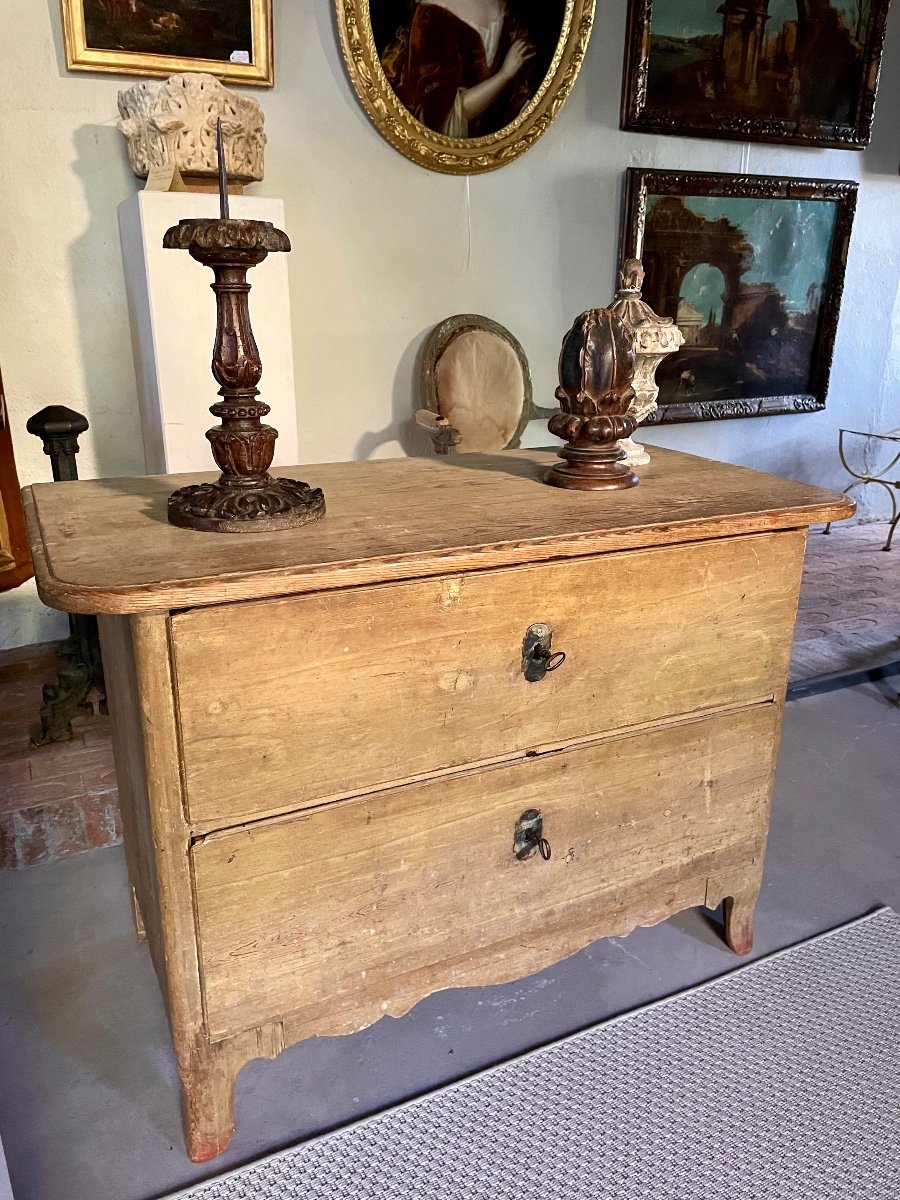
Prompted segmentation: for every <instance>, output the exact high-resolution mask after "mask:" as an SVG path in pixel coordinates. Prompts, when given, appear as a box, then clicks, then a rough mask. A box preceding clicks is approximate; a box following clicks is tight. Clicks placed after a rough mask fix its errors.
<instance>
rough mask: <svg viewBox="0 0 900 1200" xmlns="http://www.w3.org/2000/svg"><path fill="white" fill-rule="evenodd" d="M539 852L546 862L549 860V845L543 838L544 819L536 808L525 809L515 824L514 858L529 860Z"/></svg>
mask: <svg viewBox="0 0 900 1200" xmlns="http://www.w3.org/2000/svg"><path fill="white" fill-rule="evenodd" d="M535 850H539V851H540V854H541V858H542V859H544V861H545V862H546V861H547V860H548V859H549V858H550V843H549V842H548V841H547V839H546V838H545V837H544V818H543V817H542V816H541V814H540V812H539V811H538V810H537V809H536V808H529V809H526V811H525V812H523V813H522V815H521V817H519V819H518V821H517V822H516V832H515V839H514V841H513V852H514V853H515V856H516V858H518V859H525V858H531V856H532V854H534V852H535Z"/></svg>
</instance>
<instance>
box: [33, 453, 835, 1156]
mask: <svg viewBox="0 0 900 1200" xmlns="http://www.w3.org/2000/svg"><path fill="white" fill-rule="evenodd" d="M552 460H553V455H552V454H550V453H547V452H522V453H518V452H506V453H504V454H503V455H499V456H489V455H480V456H459V457H454V458H449V459H447V460H444V461H440V460H399V461H389V462H374V463H345V464H337V465H333V466H323V467H304V468H300V469H298V470H297V471H296V472H290V473H291V474H294V475H296V476H297V477H300V478H304V479H308V480H309V482H310V483H312V484H314V485H317V486H322V487H324V488H325V491H326V494H327V504H328V513H327V516H326V517H325V519H324V520H323V521H321V522H320V523H317V524H315V525H311V526H308V527H306V528H302V529H298V530H291V531H286V532H283V533H277V534H262V535H259V536H251V537H248V536H246V535H225V534H212V533H198V532H195V531H192V530H186V529H179V528H175V527H173V526H170V525H168V524H167V523H166V519H165V506H166V500H167V497H168V495H169V493H170V492H171V491H172V490H173V488H174V487H176V486H179V485H183V484H184V483H185V482H186V477H174V478H169V479H159V478H157V479H137V480H100V481H94V482H80V483H72V484H53V485H52V486H47V487H44V486H42V485H38V486H35V487H34V488H32V489H29V490H28V492H27V512H28V520H29V528H30V537H31V544H32V548H33V554H34V560H35V571H36V576H37V579H38V584H39V588H40V592H41V595H42V596H43V597H44V599H45V600H46V601H47V602H48V603H50V604H52V605H55V606H57V607H60V608H63V609H69V610H72V611H81V612H97V613H99V614H100V622H99V623H100V632H101V639H102V645H103V657H104V664H105V669H106V679H107V687H108V694H109V703H110V712H111V717H112V725H113V738H114V748H115V755H116V766H117V772H118V778H119V792H120V800H121V805H122V822H123V828H124V834H125V848H126V857H127V861H128V873H129V879H130V883H131V887H132V890H133V893H134V902H135V922H136V932H137V934H138V936H139V937H141V938H142V939H146V941H147V943H148V946H149V950H150V953H151V955H152V958H153V963H154V966H155V968H156V972H157V975H158V977H159V981H160V986H161V988H162V992H163V996H164V999H165V1003H166V1009H167V1013H168V1017H169V1023H170V1027H171V1031H172V1040H173V1044H174V1048H175V1054H176V1058H177V1061H178V1070H179V1075H180V1078H181V1083H182V1090H183V1093H184V1114H185V1137H186V1142H187V1147H188V1152H189V1154H190V1156H191V1157H192V1158H193V1159H195V1160H196V1161H203V1160H205V1159H208V1158H211V1157H213V1156H215V1155H216V1154H218V1153H220V1152H221V1151H222V1150H223V1149H224V1148H225V1147H226V1146H227V1145H228V1142H229V1139H230V1137H231V1133H232V1128H233V1121H234V1112H233V1103H234V1081H235V1078H236V1076H237V1073H238V1071H239V1070H240V1068H241V1067H242V1066H243V1064H244V1063H246V1062H247V1061H249V1060H250V1059H252V1058H256V1057H260V1056H263V1057H272V1056H274V1055H276V1054H278V1053H279V1052H280V1051H281V1050H282V1049H283V1048H284V1046H285V1045H289V1044H290V1043H291V1042H294V1041H297V1040H299V1039H301V1038H304V1037H308V1036H311V1035H313V1034H322V1035H331V1034H336V1033H348V1032H351V1031H353V1030H355V1029H359V1028H361V1027H363V1026H365V1025H367V1024H370V1023H371V1022H373V1021H375V1020H377V1019H378V1018H379V1017H381V1016H382V1015H383V1014H385V1013H391V1014H393V1015H399V1014H401V1013H403V1012H405V1011H406V1010H407V1009H409V1008H410V1007H411V1006H412V1005H413V1004H415V1003H416V1002H417V1001H418V1000H420V999H422V998H423V997H424V996H426V995H428V994H429V993H431V992H433V991H435V990H437V989H439V988H443V987H451V986H463V985H465V986H479V985H486V984H492V983H497V982H500V981H502V980H509V979H513V978H516V977H518V976H521V975H527V974H529V973H532V972H534V971H537V970H540V969H541V968H542V967H545V966H547V965H548V964H550V963H552V962H554V961H556V960H558V959H559V958H562V957H564V956H565V955H568V954H571V953H574V952H575V951H576V950H578V949H579V948H580V947H582V946H584V945H586V944H587V943H588V942H590V941H591V940H592V939H594V938H596V937H600V936H604V935H612V934H625V933H627V932H628V931H629V930H631V929H633V928H634V926H635V925H637V924H651V923H653V922H655V921H660V920H663V919H664V918H665V917H667V916H669V915H671V914H673V913H675V912H678V911H680V910H681V909H683V908H685V907H689V906H691V905H699V904H705V905H707V906H708V907H715V906H717V905H718V904H720V903H722V902H723V901H724V902H725V907H724V914H725V936H726V939H727V941H728V943H729V945H730V946H731V947H732V948H733V949H734V950H735V951H737V952H739V953H745V952H746V951H748V950H749V949H750V947H751V945H752V917H753V909H754V905H755V902H756V897H757V894H758V892H759V888H760V883H761V879H762V869H763V855H764V847H765V840H766V835H767V830H768V812H769V797H770V795H771V787H772V779H773V772H774V764H775V758H776V753H777V746H778V738H779V733H780V728H781V716H782V709H783V696H784V689H785V686H786V682H787V669H788V658H789V653H790V645H791V635H792V630H793V624H794V618H795V611H796V604H797V595H798V591H799V586H800V574H801V566H802V557H803V546H804V542H805V538H806V527H807V526H808V525H809V524H810V523H812V522H820V521H826V520H836V519H840V517H842V516H847V515H849V514H850V513H851V512H852V511H853V505H852V502H851V501H848V500H846V498H844V497H842V496H837V495H835V494H833V493H830V492H823V491H821V490H820V489H818V488H813V487H808V486H806V485H803V484H797V483H790V482H788V481H786V480H782V479H776V478H774V477H772V476H767V475H760V474H758V473H756V472H753V471H746V470H743V469H740V468H736V467H729V466H725V465H723V464H719V463H712V462H709V461H707V460H704V459H698V458H693V457H691V456H688V455H683V454H677V453H674V452H671V451H656V450H655V451H654V461H653V464H652V465H651V466H650V468H649V469H648V470H647V471H646V472H645V474H644V476H643V478H642V481H641V484H640V486H639V487H637V488H633V489H631V490H630V491H624V492H617V493H605V494H604V493H600V494H597V493H568V492H565V491H560V490H556V489H554V488H549V487H546V486H545V485H544V484H542V483H541V482H540V479H541V475H542V473H543V472H544V471H545V470H546V468H547V466H548V465H549V463H550V462H552ZM535 623H542V625H543V626H545V627H549V628H550V629H552V649H553V651H564V652H565V654H566V659H565V662H564V663H562V664H561V665H559V666H558V669H557V670H554V671H552V672H548V673H547V674H545V675H544V676H543V678H536V680H535V681H533V682H529V681H528V680H526V678H525V677H524V675H523V661H522V654H523V639H524V638H525V634H526V630H527V629H528V628H529V626H531V625H533V624H535ZM534 809H536V810H539V811H540V814H541V817H542V820H543V822H544V824H543V833H544V836H545V837H546V838H547V839H548V841H549V842H550V845H551V849H552V854H551V857H550V859H549V861H545V859H544V858H542V857H541V855H539V854H537V853H534V854H532V856H531V857H530V858H526V859H525V860H521V859H519V858H518V857H517V856H516V854H515V851H514V838H515V828H516V825H517V823H519V822H520V821H521V819H522V818H523V814H524V813H525V812H526V811H528V810H534Z"/></svg>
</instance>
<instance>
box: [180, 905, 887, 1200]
mask: <svg viewBox="0 0 900 1200" xmlns="http://www.w3.org/2000/svg"><path fill="white" fill-rule="evenodd" d="M180 1196H181V1197H182V1198H185V1197H191V1198H192V1200H251V1198H252V1200H300V1198H301V1197H302V1198H303V1200H478V1198H480V1200H506V1198H507V1197H508V1198H510V1200H896V1198H897V1197H898V1196H900V917H898V916H897V914H896V913H894V912H891V911H890V910H888V909H881V910H879V911H878V912H876V913H873V914H871V915H870V916H867V917H863V918H862V919H860V920H859V921H855V922H853V923H852V924H850V925H845V926H843V927H842V928H840V929H837V930H834V931H832V932H831V933H827V934H824V935H822V936H821V937H818V938H814V939H813V940H812V941H809V942H806V943H804V944H803V945H800V946H796V947H794V948H792V949H789V950H786V951H782V952H781V953H779V954H776V955H774V956H773V957H771V958H768V959H764V960H762V961H761V962H758V963H752V964H750V965H748V966H746V967H742V968H739V969H738V970H736V971H734V972H732V973H731V974H729V975H727V976H725V977H724V978H721V979H718V980H714V981H713V982H711V983H708V984H704V985H702V986H701V987H698V988H695V989H693V990H692V991H690V992H686V993H683V994H682V995H679V996H674V997H672V998H670V999H666V1000H662V1001H660V1002H658V1003H656V1004H653V1005H650V1006H649V1007H648V1008H644V1009H639V1010H638V1011H636V1012H634V1013H630V1014H628V1015H626V1016H624V1017H618V1018H616V1019H615V1020H613V1021H608V1022H606V1023H605V1024H603V1025H599V1026H596V1027H595V1028H593V1029H589V1030H587V1031H586V1032H584V1033H580V1034H576V1035H575V1036H574V1037H569V1038H566V1039H565V1040H564V1041H561V1042H557V1043H555V1044H554V1045H552V1046H547V1047H544V1048H543V1049H540V1050H536V1051H533V1052H531V1053H530V1054H527V1055H525V1056H524V1057H522V1058H518V1059H515V1060H513V1061H511V1062H508V1063H505V1064H503V1065H501V1066H498V1067H493V1068H491V1069H490V1070H488V1071H485V1072H483V1073H482V1074H479V1075H475V1076H473V1077H471V1078H470V1079H467V1080H464V1081H462V1082H461V1083H457V1084H454V1085H453V1086H451V1087H448V1088H444V1089H443V1090H441V1091H439V1092H434V1093H432V1094H431V1095H428V1096H425V1097H424V1098H422V1099H420V1100H416V1101H412V1102H411V1103H408V1104H405V1105H402V1106H401V1107H399V1108H395V1109H391V1110H389V1111H387V1112H384V1113H382V1114H381V1115H379V1116H376V1117H370V1118H368V1119H367V1120H365V1121H362V1122H360V1123H359V1124H356V1125H353V1126H350V1127H349V1128H347V1129H343V1130H340V1131H338V1132H337V1133H332V1134H329V1135H326V1136H325V1137H321V1138H318V1139H316V1140H314V1141H311V1142H307V1143H306V1144H305V1145H302V1146H298V1147H296V1148H295V1149H292V1150H288V1151H285V1152H283V1153H281V1154H277V1155H275V1156H274V1157H272V1158H269V1159H266V1160H264V1161H262V1162H259V1163H255V1164H254V1165H252V1166H249V1167H245V1168H243V1169H242V1170H240V1171H237V1172H234V1173H232V1174H230V1175H227V1176H223V1177H222V1178H220V1179H218V1180H214V1181H211V1182H208V1183H206V1184H202V1185H201V1186H200V1187H196V1188H193V1189H192V1190H190V1191H187V1192H182V1193H180Z"/></svg>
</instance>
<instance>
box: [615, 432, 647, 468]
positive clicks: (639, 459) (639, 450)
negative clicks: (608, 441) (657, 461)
mask: <svg viewBox="0 0 900 1200" xmlns="http://www.w3.org/2000/svg"><path fill="white" fill-rule="evenodd" d="M619 445H620V446H621V447H622V449H623V450H624V451H625V457H626V458H627V459H628V465H629V467H646V465H647V463H648V462H649V461H650V455H649V454H648V453H647V447H646V446H642V445H641V444H640V442H636V441H635V440H634V438H621V439H620V441H619Z"/></svg>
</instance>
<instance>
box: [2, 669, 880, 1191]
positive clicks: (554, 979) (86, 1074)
mask: <svg viewBox="0 0 900 1200" xmlns="http://www.w3.org/2000/svg"><path fill="white" fill-rule="evenodd" d="M880 687H881V685H865V686H863V687H860V688H855V689H852V690H847V691H843V692H832V693H830V694H828V695H823V696H816V697H813V698H811V699H806V700H801V701H798V702H796V703H794V704H791V705H789V706H788V711H787V718H786V722H785V735H784V741H783V744H782V753H781V759H780V763H779V770H778V779H777V784H776V799H775V810H774V818H773V826H772V835H771V840H770V849H769V856H768V860H767V869H766V878H765V885H764V888H763V894H762V896H761V898H760V903H759V906H758V909H757V918H756V947H755V950H754V956H758V955H764V954H768V953H769V952H770V951H772V950H776V949H778V948H780V947H782V946H786V945H790V944H791V943H793V942H797V941H799V940H802V939H803V938H806V937H808V936H810V935H811V934H814V933H817V932H819V931H821V930H824V929H828V928H830V927H832V926H834V925H837V924H840V923H842V922H844V921H846V920H849V919H850V918H852V917H855V916H858V915H860V914H861V913H864V912H866V911H868V910H869V909H871V908H872V907H874V906H875V905H877V904H889V905H891V906H892V907H894V908H896V909H898V910H900V710H898V709H897V708H895V707H892V706H891V705H890V703H889V702H888V701H887V699H886V698H885V696H884V695H883V694H882V693H881V690H880ZM0 947H2V954H0V1137H2V1140H3V1146H4V1148H5V1150H6V1155H7V1158H8V1160H9V1170H10V1175H11V1178H12V1184H13V1193H14V1196H15V1200H149V1198H150V1197H158V1196H161V1195H164V1194H166V1193H168V1192H170V1191H173V1190H177V1189H178V1188H179V1187H183V1186H185V1185H187V1184H188V1183H190V1182H191V1181H194V1180H198V1179H201V1178H205V1177H207V1176H210V1175H214V1174H218V1173H220V1172H222V1171H223V1170H225V1169H227V1168H229V1167H232V1166H234V1165H236V1164H238V1163H241V1162H245V1161H247V1160H250V1159H253V1158H256V1157H259V1156H260V1155H263V1154H265V1153H267V1152H270V1151H272V1150H274V1149H276V1148H278V1147H281V1146H284V1145H288V1144H291V1143H293V1142H297V1141H299V1140H301V1139H304V1138H307V1137H309V1136H310V1135H312V1134H316V1133H319V1132H322V1131H324V1130H327V1129H329V1128H332V1127H334V1126H337V1125H341V1124H343V1123H345V1122H348V1121H352V1120H354V1119H356V1118H358V1117H360V1116H362V1115H364V1114H366V1113H370V1112H373V1111H375V1110H377V1109H379V1108H382V1107H384V1106H385V1105H389V1104H392V1103H395V1102H397V1101H400V1100H403V1099H405V1098H407V1097H409V1096H412V1095H416V1094H418V1093H421V1092H424V1091H428V1090H430V1089H432V1088H434V1087H436V1086H439V1085H440V1084H442V1083H445V1082H448V1081H450V1080H452V1079H456V1078H458V1077H460V1076H463V1075H466V1074H469V1073H470V1072H472V1071H475V1070H477V1069H478V1068H480V1067H484V1066H486V1065H487V1064H489V1063H493V1062H497V1061H499V1060H502V1059H504V1058H508V1057H509V1056H511V1055H514V1054H517V1053H518V1052H520V1051H523V1050H526V1049H529V1048H531V1047H533V1046H536V1045H540V1044H541V1043H543V1042H546V1041H549V1040H551V1039H554V1038H558V1037H560V1036H562V1035H564V1034H566V1033H568V1032H571V1031H574V1030H577V1029H580V1028H583V1027H584V1026H586V1025H590V1024H593V1023H595V1022H597V1021H601V1020H603V1019H604V1018H606V1017H608V1016H610V1015H612V1014H615V1013H619V1012H622V1011H625V1010H627V1009H629V1008H633V1007H635V1006H637V1005H641V1004H645V1003H646V1002H648V1001H650V1000H654V999H656V998H658V997H660V996H665V995H668V994H670V993H672V992H676V991H679V990H681V989H683V988H686V987H689V986H691V985H693V984H695V983H698V982H700V981H702V980H705V979H709V978H712V977H714V976H716V975H720V974H722V973H723V972H726V971H730V970H732V969H733V968H734V967H735V966H737V965H738V960H737V959H735V957H734V956H733V955H732V954H730V953H729V952H728V950H727V949H726V948H725V947H724V945H723V944H722V943H721V942H720V941H719V939H718V936H717V934H716V932H715V931H714V929H713V927H712V926H711V924H710V921H709V920H708V919H707V918H706V917H705V916H704V915H703V914H702V913H700V912H688V913H683V914H681V915H680V916H678V917H676V918H673V919H672V920H670V921H667V922H665V923H664V924H662V925H659V926H657V927H655V928H653V929H639V930H636V931H635V932H634V933H633V934H631V935H630V936H629V937H627V938H611V939H608V940H605V941H601V942H597V943H596V944H594V945H593V946H590V947H589V948H588V949H586V950H584V951H583V952H582V953H580V954H577V955H575V957H574V958H571V959H568V960H567V961H566V962H563V963H560V964H558V965H557V966H555V967H553V968H552V969H550V970H548V971H544V972H542V973H541V974H539V975H534V976H532V977H530V978H527V979H524V980H521V981H519V982H518V983H515V984H510V985H508V986H505V987H495V988H489V989H468V990H461V991H455V992H442V993H439V994H437V995H435V996H432V997H430V998H429V999H427V1000H425V1001H423V1002H422V1003H421V1004H419V1005H418V1006H417V1007H416V1008H415V1009H414V1010H413V1011H412V1012H411V1013H409V1014H408V1015H407V1016H406V1017H404V1018H402V1019H401V1020H391V1019H389V1018H386V1019H384V1020H382V1021H380V1022H378V1024H377V1025H374V1026H373V1027H372V1028H370V1029H368V1030H365V1031H364V1032H362V1033H358V1034H355V1035H354V1036H352V1037H346V1038H321V1039H312V1040H310V1041H307V1042H303V1043H301V1044H300V1045H297V1046H294V1047H292V1048H291V1049H289V1050H288V1051H286V1052H285V1053H284V1054H283V1055H282V1056H281V1057H280V1058H279V1059H277V1060H276V1061H275V1062H255V1063H251V1064H250V1065H249V1066H247V1067H246V1068H245V1069H244V1070H243V1071H242V1072H241V1075H240V1078H239V1080H238V1086H237V1132H236V1135H235V1139H234V1142H233V1144H232V1147H231V1149H230V1150H229V1152H228V1153H227V1154H226V1155H223V1156H222V1157H221V1158H220V1159H218V1160H217V1161H216V1162H214V1163H211V1164H207V1165H205V1166H203V1167H197V1166H193V1165H192V1164H191V1163H190V1162H189V1161H188V1159H187V1158H186V1156H185V1153H184V1149H183V1144H182V1141H181V1131H180V1122H179V1103H178V1092H177V1081H176V1074H175V1064H174V1060H173V1056H172V1051H171V1049H170V1047H169V1042H168V1038H167V1033H166V1024H165V1018H164V1015H163V1008H162V1003H161V1001H160V997H159V993H158V990H157V987H156V981H155V978H154V975H153V972H152V969H151V966H150V960H149V958H148V956H147V952H146V950H145V948H144V947H141V946H138V945H137V944H136V943H135V940H134V934H133V931H132V926H131V915H130V909H129V904H128V897H127V893H126V883H125V869H124V861H123V857H122V853H121V848H119V847H116V848H112V849H108V850H97V851H93V852H91V853H89V854H84V855H81V856H80V857H77V858H71V859H67V860H65V861H63V862H59V863H54V864H51V865H49V866H42V867H31V868H28V869H27V870H25V871H20V872H13V871H7V872H0Z"/></svg>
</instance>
